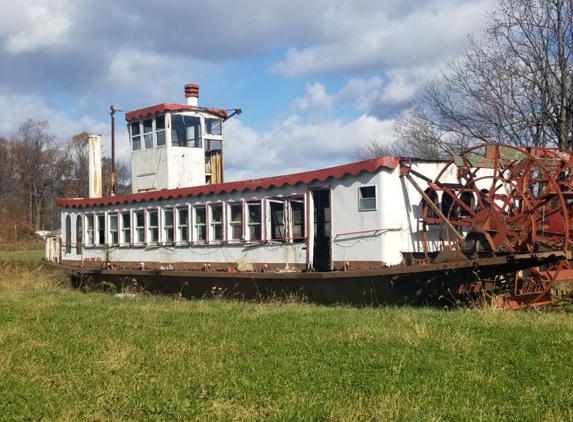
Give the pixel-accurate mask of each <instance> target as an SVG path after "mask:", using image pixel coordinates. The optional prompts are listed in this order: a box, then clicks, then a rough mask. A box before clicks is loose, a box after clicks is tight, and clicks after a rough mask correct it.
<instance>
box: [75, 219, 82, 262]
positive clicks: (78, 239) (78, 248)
mask: <svg viewBox="0 0 573 422" xmlns="http://www.w3.org/2000/svg"><path fill="white" fill-rule="evenodd" d="M82 232H83V228H82V217H81V216H79V215H78V216H77V217H76V253H77V254H78V255H79V254H81V253H82Z"/></svg>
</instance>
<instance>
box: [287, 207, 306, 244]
mask: <svg viewBox="0 0 573 422" xmlns="http://www.w3.org/2000/svg"><path fill="white" fill-rule="evenodd" d="M289 205H290V210H291V213H292V214H291V215H292V239H293V240H294V241H295V242H296V241H299V242H301V241H303V240H304V236H305V234H304V203H303V201H302V200H292V199H291V200H289Z"/></svg>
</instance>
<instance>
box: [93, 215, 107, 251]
mask: <svg viewBox="0 0 573 422" xmlns="http://www.w3.org/2000/svg"><path fill="white" fill-rule="evenodd" d="M95 216H96V217H97V218H96V219H95V220H96V222H97V224H96V227H95V230H96V245H98V246H104V245H106V244H107V242H106V224H105V223H106V213H103V212H102V213H96V214H95ZM102 221H103V227H101V223H102Z"/></svg>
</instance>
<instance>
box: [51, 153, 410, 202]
mask: <svg viewBox="0 0 573 422" xmlns="http://www.w3.org/2000/svg"><path fill="white" fill-rule="evenodd" d="M398 164H399V159H398V158H396V157H390V156H388V157H380V158H374V159H372V160H366V161H359V162H357V163H351V164H344V165H341V166H336V167H329V168H325V169H321V170H314V171H306V172H303V173H295V174H287V175H284V176H275V177H265V178H262V179H252V180H243V181H239V182H229V183H219V184H216V185H203V186H194V187H191V188H180V189H163V190H156V191H151V192H141V193H132V194H128V195H117V196H106V197H103V198H82V199H57V200H56V204H57V205H59V206H61V207H72V208H73V207H90V206H91V207H93V206H102V205H119V204H131V203H136V202H145V201H152V200H158V199H170V198H185V197H194V196H199V195H208V194H219V193H223V192H226V193H231V192H233V191H237V192H243V191H245V190H252V191H254V190H256V189H259V188H261V189H268V188H270V187H271V186H275V187H280V186H284V185H289V186H294V185H296V184H298V183H305V184H308V183H311V182H314V181H318V182H324V181H326V180H327V179H329V178H335V179H340V178H342V177H343V176H344V175H347V174H348V175H351V176H357V175H358V174H360V173H362V172H363V171H367V172H374V171H376V170H378V169H379V168H380V167H386V168H390V169H394V168H396V167H397V166H398Z"/></svg>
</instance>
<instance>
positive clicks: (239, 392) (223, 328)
mask: <svg viewBox="0 0 573 422" xmlns="http://www.w3.org/2000/svg"><path fill="white" fill-rule="evenodd" d="M572 349H573V319H572V318H571V314H570V313H569V312H568V311H567V310H561V311H559V312H555V311H528V312H503V311H499V310H496V309H470V310H468V309H459V310H455V311H447V312H446V311H442V310H436V309H412V308H379V309H375V308H367V309H355V308H352V307H348V306H339V307H323V306H316V305H312V304H307V303H302V302H300V301H299V302H298V303H296V302H295V301H290V302H288V301H268V302H265V303H247V302H240V301H233V300H220V299H217V300H200V301H174V300H171V299H168V298H161V297H145V296H144V297H141V298H136V299H132V300H119V299H116V298H114V297H113V296H111V295H106V294H102V293H90V294H82V293H80V292H77V291H74V290H72V289H70V288H69V287H68V283H67V279H66V277H65V276H63V275H62V274H58V273H52V272H44V271H42V270H41V269H40V268H39V267H38V266H37V265H30V264H19V263H16V262H15V261H6V260H3V261H1V263H0V421H4V420H6V421H13V420H58V421H77V420H87V421H126V420H165V421H172V420H174V421H177V420H205V421H252V420H261V421H268V420H271V421H273V420H275V421H291V420H317V421H319V420H320V421H323V420H324V421H372V420H402V421H410V420H428V421H443V420H452V421H453V420H455V421H463V420H468V421H470V420H492V421H539V420H547V421H549V420H551V421H568V420H573V411H572V409H573V401H572V399H571V397H573V385H572V384H571V382H570V377H569V374H570V373H571V371H573V360H571V359H569V358H568V356H569V355H570V353H571V350H572Z"/></svg>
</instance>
